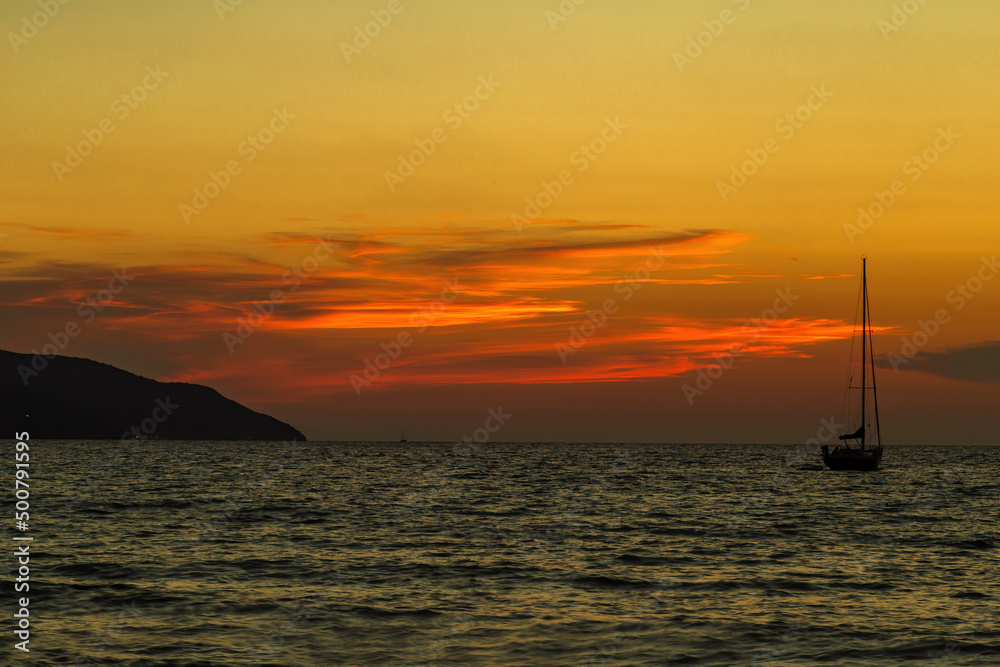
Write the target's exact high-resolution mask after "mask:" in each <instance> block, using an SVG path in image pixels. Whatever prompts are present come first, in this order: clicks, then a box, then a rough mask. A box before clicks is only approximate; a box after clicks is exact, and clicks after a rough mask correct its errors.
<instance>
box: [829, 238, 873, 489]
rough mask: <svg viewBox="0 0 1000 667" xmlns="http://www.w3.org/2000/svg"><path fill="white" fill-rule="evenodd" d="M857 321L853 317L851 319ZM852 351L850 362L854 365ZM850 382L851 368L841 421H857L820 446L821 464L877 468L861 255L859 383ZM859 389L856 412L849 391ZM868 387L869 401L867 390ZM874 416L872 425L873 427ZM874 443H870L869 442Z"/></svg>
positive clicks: (865, 285) (869, 338)
mask: <svg viewBox="0 0 1000 667" xmlns="http://www.w3.org/2000/svg"><path fill="white" fill-rule="evenodd" d="M855 322H857V320H855ZM853 356H854V355H853V354H852V355H851V357H852V359H851V365H852V366H853V364H854V359H853ZM869 368H871V387H869V386H868V379H869V376H868V369H869ZM853 382H854V377H853V369H852V372H851V374H850V375H849V379H848V382H847V394H846V396H845V398H844V408H845V409H844V419H843V421H844V423H845V424H847V425H848V426H849V428H852V429H853V428H854V426H853V424H857V423H858V422H860V426H858V427H857V429H855V430H852V431H851V432H850V433H847V434H845V435H841V436H840V439H841V440H842V441H843V442H844V444H842V445H838V446H837V447H834V448H833V451H832V452H831V451H830V448H829V446H827V445H823V463H825V464H826V465H827V467H828V468H830V469H831V470H878V469H879V466H881V465H882V432H881V430H880V429H879V425H878V397H877V395H876V393H875V352H874V350H873V349H872V333H871V312H869V308H868V266H867V259H866V258H864V257H862V258H861V386H860V387H853V386H851V385H852V384H853ZM858 389H860V390H861V401H860V411H855V408H857V407H858V405H857V402H856V399H855V398H854V394H852V391H855V390H858ZM869 389H870V390H871V400H870V401H869V400H868V391H869ZM873 418H874V428H872V426H873ZM873 442H874V446H872V444H871V443H873Z"/></svg>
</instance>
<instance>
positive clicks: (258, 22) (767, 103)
mask: <svg viewBox="0 0 1000 667" xmlns="http://www.w3.org/2000/svg"><path fill="white" fill-rule="evenodd" d="M894 4H898V3H893V2H881V1H879V2H862V1H860V0H850V1H847V2H843V3H837V4H836V5H823V6H819V5H816V4H815V3H809V5H808V6H804V4H803V3H795V2H792V1H791V0H779V1H777V2H769V3H763V2H757V1H756V0H738V1H724V0H720V1H718V2H711V3H704V2H693V1H691V2H676V3H656V4H651V3H642V2H637V1H633V0H626V1H623V2H619V3H615V4H613V5H609V4H607V3H604V4H602V3H586V4H584V5H582V6H580V7H578V8H577V10H576V11H575V12H574V13H572V15H569V16H562V15H560V14H558V12H559V6H560V5H559V3H558V2H555V1H553V2H551V3H546V2H527V1H526V0H513V1H511V2H506V3H493V4H492V5H488V6H483V4H482V3H461V2H458V1H457V0H453V1H450V2H446V1H442V0H436V1H435V0H422V1H421V2H420V3H410V2H408V1H407V0H402V1H401V2H400V3H399V4H398V5H396V4H392V6H391V7H390V3H388V2H371V3H368V2H365V3H320V2H306V3H297V4H295V6H294V7H291V6H289V5H287V4H286V5H283V4H281V3H277V2H266V1H260V2H253V3H242V4H241V5H240V6H238V7H236V8H235V9H234V10H233V11H220V10H219V9H218V7H219V6H220V5H219V3H216V4H215V5H213V3H212V2H209V1H207V0H182V1H178V2H175V3H171V4H170V6H169V7H167V8H164V7H161V6H159V5H157V6H156V11H155V13H154V11H153V6H152V5H148V4H146V3H135V2H131V3H128V2H124V1H123V0H122V1H109V2H106V3H100V4H99V6H94V5H93V4H87V3H81V4H77V3H70V4H68V5H64V6H60V8H59V10H58V12H57V13H55V14H54V15H52V16H51V17H49V16H41V17H40V16H36V14H38V12H39V11H41V10H40V9H39V6H38V5H37V4H36V3H31V2H22V1H21V0H16V1H13V2H8V3H4V5H3V7H2V8H0V25H2V26H3V27H4V32H5V34H6V42H7V44H6V47H5V48H6V50H5V51H3V55H2V56H0V82H2V85H3V90H4V104H3V105H2V106H0V120H2V121H3V127H4V128H5V130H6V131H5V133H4V139H5V141H4V148H5V159H4V160H3V162H2V163H0V193H2V196H0V201H2V208H0V281H2V287H0V290H2V292H0V312H2V321H3V323H4V326H3V329H2V332H0V347H3V348H4V349H9V350H13V351H18V352H30V351H31V350H38V351H42V348H43V347H44V346H45V345H46V344H48V343H49V342H50V339H51V338H52V337H55V338H56V339H59V336H58V332H60V331H63V330H64V329H65V326H66V325H67V323H70V322H77V323H78V324H79V325H80V326H81V333H80V335H79V336H76V337H74V338H72V339H71V340H69V341H68V342H67V344H66V345H65V349H63V350H62V353H64V354H69V355H72V356H85V357H89V358H93V359H97V360H99V361H103V362H106V363H111V364H114V365H116V366H119V367H122V368H125V369H127V370H130V371H133V372H136V373H139V374H143V375H147V376H150V377H155V378H157V379H163V380H168V379H169V380H186V381H194V382H200V383H204V384H208V385H210V386H212V387H214V388H216V389H218V390H219V391H221V392H222V393H223V394H225V395H226V396H229V397H231V398H234V399H236V400H239V401H241V402H243V403H245V404H247V405H249V406H251V407H253V408H254V409H258V410H261V411H265V412H269V413H271V414H274V415H275V416H277V417H279V418H282V419H284V420H286V421H289V422H291V423H293V424H294V425H295V426H297V427H299V428H300V429H301V430H303V431H304V432H306V434H307V435H308V436H309V437H310V438H311V439H393V438H397V437H398V434H399V432H400V431H401V430H405V431H406V433H407V437H408V438H410V439H411V440H419V439H442V440H448V439H458V438H460V437H461V436H463V435H464V434H467V433H469V432H472V431H473V430H474V429H476V428H478V427H479V426H481V425H482V420H483V419H484V418H485V415H486V410H487V409H489V408H496V407H498V406H500V405H502V406H503V407H504V410H505V411H507V412H509V413H511V414H513V415H514V416H513V417H512V418H511V419H510V420H509V423H507V424H505V425H504V427H503V430H502V432H500V433H498V434H496V435H495V437H496V438H497V439H501V440H598V441H615V440H618V441H640V440H641V441H708V442H717V441H731V442H802V441H805V440H806V439H808V438H810V437H812V436H813V435H814V434H815V432H816V429H817V428H819V424H820V419H823V418H828V417H830V416H832V415H836V414H838V411H839V408H840V405H841V391H842V388H843V379H844V373H845V363H846V361H845V359H846V356H847V353H848V348H849V340H848V339H849V337H850V335H851V332H852V327H853V324H854V309H855V302H856V297H857V290H858V282H859V275H858V274H859V269H860V257H861V255H862V254H863V253H864V254H867V256H868V257H869V272H870V278H871V298H872V310H873V315H874V317H875V323H876V325H877V326H878V329H877V331H876V334H877V335H876V343H875V344H876V352H877V353H880V354H882V355H889V354H890V353H895V354H903V351H904V350H905V349H906V348H904V339H908V340H911V341H912V340H913V339H912V336H913V335H914V333H917V332H919V331H920V323H921V322H924V323H925V325H924V327H925V329H926V328H927V327H928V326H930V325H927V324H926V322H927V321H928V320H929V319H933V318H934V317H935V314H936V313H937V315H938V317H939V319H941V320H942V322H943V323H941V324H939V326H938V327H937V328H936V329H935V333H934V335H933V336H928V337H927V339H926V340H923V339H921V338H918V339H917V342H918V343H920V344H919V345H917V346H915V347H914V348H913V349H912V352H913V354H912V355H910V356H911V357H912V358H911V359H909V361H908V362H907V363H906V364H903V365H902V366H900V365H899V364H898V363H897V364H893V363H891V362H892V359H893V358H892V357H886V358H885V359H884V360H883V362H882V363H883V365H885V366H886V367H885V368H884V369H883V370H882V371H881V372H880V376H879V380H880V384H879V387H880V392H881V393H880V397H881V400H882V402H883V404H884V409H883V410H882V413H883V420H884V422H885V425H884V428H883V430H884V432H885V435H886V436H887V438H888V439H889V442H890V444H893V443H894V442H895V443H911V442H912V443H919V442H993V441H995V435H994V434H995V432H996V426H997V421H996V417H995V405H996V401H997V399H998V398H1000V395H998V382H1000V372H998V368H1000V361H998V360H1000V344H997V343H995V341H997V340H1000V335H998V334H997V332H996V317H995V315H994V313H996V312H997V311H998V306H1000V280H996V281H994V280H992V277H993V272H995V270H994V269H993V268H992V267H993V264H992V263H991V262H990V261H984V258H986V260H989V259H990V258H992V257H993V256H994V255H995V253H996V252H997V245H998V243H997V240H998V232H997V227H996V220H995V219H996V213H997V211H998V196H1000V195H998V194H997V188H995V187H993V181H994V180H995V174H996V165H995V155H996V154H997V150H998V148H1000V130H998V127H997V124H996V122H995V109H996V108H997V103H998V101H1000V99H998V98H1000V89H998V88H997V87H996V86H995V85H993V82H994V81H995V74H996V70H997V65H998V55H997V53H996V49H995V34H994V33H995V31H994V30H993V28H992V27H993V26H995V25H997V24H998V19H1000V6H994V5H993V4H992V3H984V2H976V1H974V0H956V1H955V2H951V3H949V4H948V5H947V7H945V6H943V5H940V6H939V5H936V4H934V3H927V4H925V5H922V6H920V7H919V9H918V10H917V11H916V12H915V13H913V14H912V15H906V14H899V13H898V12H896V13H894V9H893V7H894ZM387 8H389V9H393V10H395V11H396V13H393V12H392V11H389V9H387ZM373 12H374V14H373ZM552 12H556V13H555V14H553V13H552ZM562 19H565V20H562ZM379 20H381V22H382V23H383V24H384V25H379V24H378V23H371V22H373V21H379ZM39 25H40V26H41V27H38V26H39ZM897 28H898V29H897ZM366 29H367V30H368V32H369V33H370V34H371V35H374V36H369V37H359V35H363V33H364V31H365V30H366ZM859 209H860V210H859ZM862 212H866V213H867V215H868V216H869V217H861V213H862ZM123 267H124V268H125V270H126V273H127V274H128V275H133V276H134V279H129V280H128V284H127V285H124V288H123V289H120V290H118V291H116V292H115V293H114V294H111V293H105V294H104V297H103V298H105V299H110V301H109V302H108V303H106V304H101V303H100V302H97V304H96V306H95V305H88V299H101V298H102V296H101V290H102V289H107V288H109V281H111V280H112V278H113V275H114V273H113V272H114V271H115V270H118V271H121V270H122V269H123ZM977 281H982V282H980V283H977ZM120 285H121V283H120V282H119V283H112V285H111V286H112V287H115V288H116V289H117V287H118V286H120ZM97 306H99V307H100V311H99V312H98V310H97ZM771 309H773V311H772V310H771ZM261 311H263V313H264V314H263V315H259V313H260V312H261ZM779 311H780V312H779ZM254 313H258V315H254ZM248 317H250V318H252V319H250V320H249V321H248V320H247V318H248ZM755 318H756V319H755ZM764 320H766V321H764ZM932 328H933V327H932ZM397 346H398V349H397ZM733 346H737V347H736V348H734V347H733ZM734 349H737V350H739V351H738V353H737V354H736V355H735V356H734V357H731V358H728V359H726V358H725V356H723V358H722V359H720V357H719V356H717V355H720V354H721V355H725V354H726V353H727V351H729V352H732V351H733V350H734ZM397 353H398V354H397ZM379 355H385V356H383V357H380V356H379ZM391 356H395V358H390V357H391ZM897 359H898V358H897ZM730 362H731V363H730ZM378 364H381V365H384V366H386V367H385V368H378V367H377V365H378ZM718 364H722V365H730V366H731V368H725V369H724V372H722V374H721V376H720V377H719V378H718V379H717V380H715V381H713V383H712V386H711V387H709V388H708V389H707V390H705V391H704V392H703V393H698V394H694V393H692V390H691V389H690V387H694V386H695V383H696V381H697V380H698V378H699V375H698V372H699V369H700V370H701V371H703V372H705V371H708V370H712V369H713V368H714V367H716V366H717V365H718ZM894 365H895V366H896V367H897V368H893V366H894ZM366 369H367V371H368V372H367V375H365V371H366ZM897 369H898V371H899V372H895V371H896V370H897ZM713 372H714V371H713ZM702 382H703V384H704V381H702ZM685 386H688V387H689V389H687V390H685ZM701 391H702V390H699V392H701Z"/></svg>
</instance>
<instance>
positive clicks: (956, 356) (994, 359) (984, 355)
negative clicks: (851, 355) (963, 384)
mask: <svg viewBox="0 0 1000 667" xmlns="http://www.w3.org/2000/svg"><path fill="white" fill-rule="evenodd" d="M892 361H895V362H896V363H895V366H893V363H892ZM878 365H879V366H880V367H881V368H893V369H894V370H895V369H896V368H898V369H900V370H906V371H916V372H919V373H930V374H932V375H938V376H940V377H945V378H951V379H954V380H971V381H973V382H1000V341H988V342H984V343H975V344H973V345H966V346H964V347H956V348H952V349H949V350H945V351H943V352H926V351H923V350H921V351H919V352H917V353H916V354H915V355H914V356H913V357H911V358H910V359H909V361H908V362H907V363H905V364H900V363H899V360H898V359H895V358H894V359H893V360H890V359H889V358H888V357H879V359H878Z"/></svg>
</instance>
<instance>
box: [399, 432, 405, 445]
mask: <svg viewBox="0 0 1000 667" xmlns="http://www.w3.org/2000/svg"><path fill="white" fill-rule="evenodd" d="M399 441H400V442H406V433H403V432H402V431H400V432H399Z"/></svg>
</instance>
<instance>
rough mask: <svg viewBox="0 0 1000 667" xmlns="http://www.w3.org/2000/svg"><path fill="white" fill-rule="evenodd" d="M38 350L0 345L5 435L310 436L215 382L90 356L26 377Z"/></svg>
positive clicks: (0, 421)
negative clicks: (155, 375) (162, 375)
mask: <svg viewBox="0 0 1000 667" xmlns="http://www.w3.org/2000/svg"><path fill="white" fill-rule="evenodd" d="M33 358H34V355H32V354H17V353H15V352H7V351H5V350H0V425H2V426H3V428H4V430H5V431H10V432H9V433H4V434H2V435H0V437H4V438H12V437H13V436H14V430H15V429H16V430H17V431H19V432H20V431H27V432H28V433H29V434H30V435H31V438H32V439H33V440H44V439H76V438H79V439H88V440H118V439H119V438H121V437H122V436H123V435H124V434H130V435H129V436H128V437H130V438H134V437H135V435H134V434H133V433H137V434H138V435H139V436H140V437H144V438H145V437H149V438H159V439H161V440H305V436H304V435H302V433H300V432H299V431H297V430H295V429H294V428H292V427H291V426H289V425H288V424H286V423H284V422H280V421H278V420H277V419H275V418H274V417H269V416H267V415H264V414H261V413H259V412H254V411H253V410H251V409H249V408H247V407H244V406H242V405H240V404H239V403H237V402H236V401H231V400H229V399H228V398H225V397H224V396H222V394H220V393H219V392H217V391H215V390H214V389H210V388H209V387H205V386H202V385H199V384H188V383H185V382H157V381H156V380H150V379H149V378H144V377H141V376H139V375H135V374H133V373H129V372H127V371H123V370H121V369H119V368H115V367H114V366H109V365H108V364H102V363H99V362H97V361H92V360H90V359H80V358H77V357H62V356H56V357H52V358H51V359H48V360H47V362H48V364H47V366H45V368H44V369H43V370H40V371H38V373H37V374H36V375H30V376H29V377H27V385H25V381H24V379H23V378H22V375H27V374H28V372H34V369H33V368H32V365H31V364H32V359H33ZM36 363H37V362H36ZM39 365H40V364H39ZM19 366H20V367H21V368H20V370H19ZM133 428H134V429H136V431H134V432H133Z"/></svg>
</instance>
